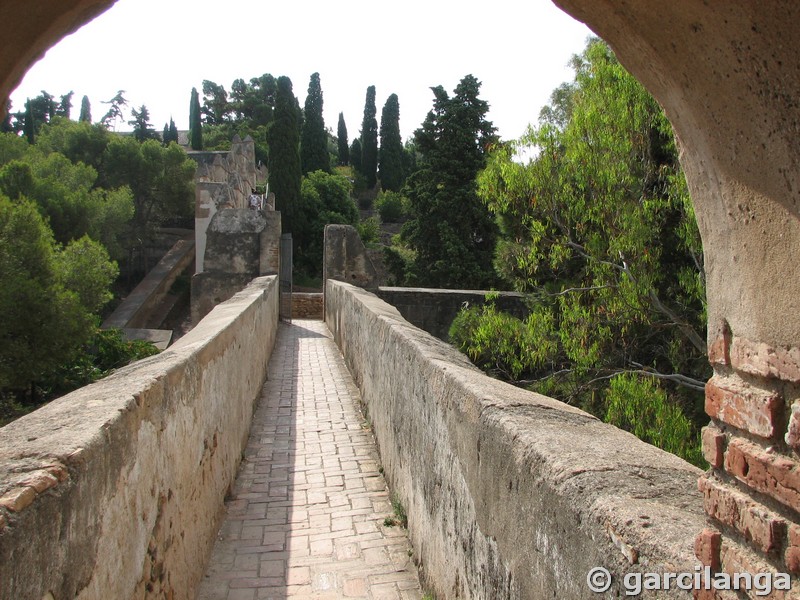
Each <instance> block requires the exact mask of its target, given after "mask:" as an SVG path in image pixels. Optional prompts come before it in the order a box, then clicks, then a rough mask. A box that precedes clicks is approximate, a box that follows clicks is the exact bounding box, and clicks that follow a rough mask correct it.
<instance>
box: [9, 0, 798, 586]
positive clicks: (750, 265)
mask: <svg viewBox="0 0 800 600" xmlns="http://www.w3.org/2000/svg"><path fill="white" fill-rule="evenodd" d="M529 1H530V0H529ZM554 2H555V3H556V4H557V5H559V6H560V7H561V8H563V9H564V10H565V11H566V12H568V13H570V14H572V15H573V16H574V17H576V18H578V19H580V20H582V21H584V22H586V23H587V24H588V25H589V26H590V27H591V28H592V29H594V30H595V31H596V32H597V33H598V34H599V35H600V36H601V37H603V38H604V39H605V40H606V41H608V42H609V44H610V45H611V46H612V47H613V49H614V50H615V51H616V53H617V55H618V57H619V58H620V60H621V61H622V63H623V64H624V65H625V66H626V67H627V68H628V69H629V70H630V71H631V72H632V73H634V74H635V75H636V77H638V78H639V79H640V80H641V81H642V82H643V83H644V84H645V86H646V87H647V88H648V89H649V90H650V91H651V92H652V93H653V94H654V95H655V97H656V98H657V99H658V100H659V101H660V102H661V104H662V105H663V106H664V108H665V110H666V111H667V114H668V116H669V118H670V120H671V121H672V123H673V125H674V127H675V131H676V133H677V135H678V138H679V142H680V146H681V160H682V163H683V166H684V170H685V172H686V175H687V179H688V182H689V187H690V190H691V193H692V198H693V201H694V203H695V209H696V213H697V217H698V222H699V226H700V231H701V234H702V237H703V244H704V248H705V260H706V270H707V272H706V275H707V284H708V288H707V289H708V314H709V348H710V352H709V359H710V361H711V362H712V364H713V365H714V367H715V375H714V378H713V379H712V381H711V382H710V385H709V386H708V388H707V401H706V408H707V411H708V412H709V414H710V416H711V417H712V424H711V425H710V426H709V427H708V428H706V430H705V432H704V450H705V453H706V457H707V458H708V460H709V462H711V464H712V465H713V466H714V470H713V472H712V473H711V474H710V475H708V476H706V477H704V479H703V480H702V481H701V488H702V489H703V490H704V494H705V496H706V508H707V510H708V511H709V513H710V515H711V516H712V518H714V519H715V525H716V527H715V528H712V529H708V530H706V531H704V532H703V533H702V534H701V535H700V536H699V537H698V543H697V551H698V555H699V556H700V557H701V558H702V560H703V561H704V562H705V564H709V565H711V566H713V567H715V568H716V567H719V566H722V567H723V568H725V569H728V570H736V569H737V568H738V569H739V570H752V569H753V568H770V567H772V568H777V569H781V570H785V569H788V570H791V571H794V572H795V573H797V572H800V520H799V519H798V517H797V515H798V511H799V510H800V461H798V460H797V458H798V455H797V451H798V450H800V310H798V309H800V278H798V277H797V276H796V274H797V270H798V269H797V264H798V261H797V257H798V256H800V169H798V166H800V165H798V162H799V161H800V152H799V151H800V110H798V102H800V53H798V52H797V51H796V48H795V46H794V44H795V43H796V41H797V40H798V39H800V5H798V4H797V3H796V2H794V0H775V1H773V2H769V3H756V2H752V0H729V1H726V2H709V1H707V0H706V1H701V0H674V1H672V2H655V1H652V2H641V1H635V0H554ZM112 4H113V0H42V1H41V2H36V3H33V4H32V3H30V2H29V1H26V0H2V1H0V39H2V40H3V46H2V52H0V97H2V96H6V95H7V94H9V93H10V91H11V90H12V89H13V88H14V87H15V86H16V85H17V84H18V83H19V81H20V80H21V78H22V76H23V74H24V72H25V71H26V70H27V69H28V68H29V67H30V66H31V65H32V64H33V62H35V61H36V60H37V59H38V58H39V57H40V56H41V55H42V54H43V53H44V52H45V51H46V50H47V48H49V47H50V46H51V45H53V44H54V43H56V42H57V41H58V40H59V39H60V38H62V37H64V36H65V35H67V34H69V33H70V32H72V31H74V30H75V29H76V28H77V27H79V26H80V25H81V24H83V23H86V22H88V21H89V20H90V19H91V18H93V17H94V16H96V15H97V14H99V13H100V12H102V11H104V10H106V9H107V8H108V7H110V6H111V5H112ZM3 108H4V107H3ZM731 507H733V508H731ZM720 531H721V532H723V533H722V535H720Z"/></svg>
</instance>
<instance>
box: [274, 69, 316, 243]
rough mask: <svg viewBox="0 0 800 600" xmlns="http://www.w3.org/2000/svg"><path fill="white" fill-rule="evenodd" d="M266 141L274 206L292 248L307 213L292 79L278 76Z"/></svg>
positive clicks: (302, 232) (302, 230) (303, 228)
mask: <svg viewBox="0 0 800 600" xmlns="http://www.w3.org/2000/svg"><path fill="white" fill-rule="evenodd" d="M267 144H269V164H268V168H269V188H270V190H271V191H273V192H275V202H276V209H277V210H279V211H280V212H281V221H282V228H283V231H284V232H290V233H291V234H292V240H293V242H294V246H295V248H297V247H298V244H301V243H303V241H304V235H305V233H306V229H307V223H306V215H305V211H304V210H303V207H302V205H301V202H302V199H301V195H300V178H301V176H302V173H301V169H300V149H299V146H300V136H299V135H298V131H297V100H296V98H295V97H294V94H293V93H292V81H291V79H289V78H288V77H285V76H282V77H278V90H277V93H276V95H275V112H274V116H273V119H272V126H271V127H270V128H269V130H267Z"/></svg>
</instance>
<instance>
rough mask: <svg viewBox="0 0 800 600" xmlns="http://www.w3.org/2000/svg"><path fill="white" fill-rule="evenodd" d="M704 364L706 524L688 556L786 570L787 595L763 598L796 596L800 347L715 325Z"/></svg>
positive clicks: (735, 568) (728, 565) (719, 566)
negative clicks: (709, 370)
mask: <svg viewBox="0 0 800 600" xmlns="http://www.w3.org/2000/svg"><path fill="white" fill-rule="evenodd" d="M709 361H710V362H711V364H712V365H713V367H714V376H713V377H712V378H711V380H709V382H708V383H707V385H706V406H705V408H706V412H707V413H708V415H709V416H710V417H711V423H710V424H709V425H708V426H707V427H705V428H704V429H703V438H702V441H703V453H704V455H705V457H706V460H708V462H709V463H710V464H711V467H712V469H711V470H710V471H709V472H708V473H707V474H706V475H704V476H703V477H701V479H700V481H699V482H698V487H699V489H700V492H701V493H702V494H703V502H704V507H705V510H706V512H707V514H708V516H709V521H710V523H709V527H708V528H706V529H705V530H704V531H702V532H701V533H700V534H699V535H698V536H697V539H696V541H695V553H696V555H697V557H698V559H700V561H701V562H702V563H703V564H704V565H706V566H710V567H711V568H712V569H713V570H715V571H721V572H726V573H734V572H743V571H748V572H751V573H756V572H773V573H775V572H777V573H789V574H791V575H792V579H793V584H794V585H793V588H792V591H791V592H786V593H784V592H780V591H779V592H776V593H773V594H772V595H771V596H769V597H770V598H787V599H789V598H800V589H799V588H800V584H798V582H797V580H796V577H797V575H800V518H798V511H800V460H798V454H797V451H798V450H800V349H798V348H779V347H770V346H769V345H767V344H763V343H758V342H753V341H752V340H748V339H745V338H742V337H737V336H735V335H734V334H733V333H732V332H731V330H730V327H729V326H728V324H727V323H725V322H723V323H721V324H720V325H719V326H718V327H717V328H716V331H715V333H714V335H713V336H712V343H711V345H710V348H709ZM751 593H753V594H755V592H751ZM698 597H700V598H729V597H734V596H730V595H721V594H719V593H718V594H717V595H716V596H714V595H699V596H698ZM752 597H756V596H755V595H753V596H752ZM760 597H764V596H760Z"/></svg>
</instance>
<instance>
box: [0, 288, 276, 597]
mask: <svg viewBox="0 0 800 600" xmlns="http://www.w3.org/2000/svg"><path fill="white" fill-rule="evenodd" d="M277 322H278V282H277V278H276V277H263V278H260V279H256V280H254V281H252V282H251V283H250V285H248V286H247V287H246V288H245V289H244V290H243V291H242V292H240V293H239V294H237V295H236V296H234V297H233V298H231V299H230V300H229V301H228V302H225V303H224V304H221V305H219V306H217V307H216V308H215V309H214V310H213V311H212V312H211V313H210V314H209V315H208V316H207V317H206V318H205V319H203V321H202V322H201V323H200V324H199V325H198V326H197V327H195V328H194V329H193V330H192V331H191V332H189V333H188V334H187V335H186V336H184V337H183V338H181V339H180V340H179V341H178V342H177V343H176V344H175V345H174V346H172V347H171V348H170V349H169V350H167V351H165V352H163V353H162V354H160V355H158V356H155V357H151V358H149V359H145V360H142V361H139V362H137V363H135V364H133V365H130V366H128V367H125V368H123V369H120V370H119V371H117V372H116V373H115V374H113V375H111V376H110V377H108V378H106V379H104V380H102V381H100V382H98V383H95V384H93V385H90V386H87V387H85V388H82V389H80V390H77V391H75V392H73V393H71V394H68V395H67V396H64V397H62V398H59V399H58V400H55V401H53V402H51V403H50V404H48V405H47V406H45V407H43V408H41V409H39V410H37V411H36V412H34V413H31V414H30V415H27V416H25V417H22V418H21V419H19V420H18V421H15V422H13V423H11V424H9V425H7V426H6V427H4V428H1V429H0V598H8V599H11V598H13V599H14V600H42V599H43V598H52V599H56V600H62V599H66V598H80V599H82V600H94V599H97V600H101V599H102V600H105V599H107V598H120V599H127V598H147V599H149V598H152V599H155V598H159V599H161V598H170V599H172V600H194V596H195V591H196V589H197V585H198V582H199V580H200V578H201V577H202V575H203V572H204V568H205V564H206V562H207V559H208V556H209V555H210V551H211V548H212V545H213V543H214V541H215V539H216V536H217V530H218V527H219V523H220V517H221V513H222V508H223V499H224V496H225V494H226V493H227V491H228V490H229V489H230V487H231V485H232V483H233V480H234V477H235V474H236V469H237V467H238V464H239V461H240V460H241V456H242V450H243V448H244V445H245V443H246V441H247V437H248V432H249V429H250V422H251V418H252V414H253V410H254V403H255V400H256V399H257V397H258V396H259V394H260V392H261V388H262V384H263V382H264V380H265V378H266V373H267V361H268V360H269V357H270V354H271V352H272V348H273V344H274V340H275V335H276V332H277Z"/></svg>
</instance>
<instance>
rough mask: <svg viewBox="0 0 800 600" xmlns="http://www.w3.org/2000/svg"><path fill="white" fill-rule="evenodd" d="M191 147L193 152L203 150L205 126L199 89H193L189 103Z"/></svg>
mask: <svg viewBox="0 0 800 600" xmlns="http://www.w3.org/2000/svg"><path fill="white" fill-rule="evenodd" d="M189 146H190V147H191V148H192V150H202V149H203V124H202V123H201V121H200V94H198V93H197V88H192V99H191V101H190V103H189Z"/></svg>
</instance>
